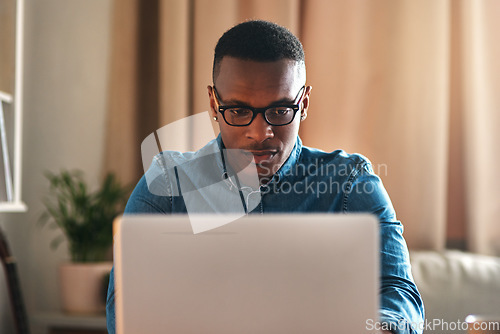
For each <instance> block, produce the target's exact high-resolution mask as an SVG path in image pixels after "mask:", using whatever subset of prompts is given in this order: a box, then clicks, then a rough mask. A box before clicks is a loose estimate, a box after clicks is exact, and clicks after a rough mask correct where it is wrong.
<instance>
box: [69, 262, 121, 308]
mask: <svg viewBox="0 0 500 334" xmlns="http://www.w3.org/2000/svg"><path fill="white" fill-rule="evenodd" d="M112 266H113V263H112V262H96V263H64V264H61V265H60V266H59V279H60V281H59V282H60V295H61V304H62V309H63V311H65V312H68V313H80V314H95V313H102V312H104V310H105V308H106V306H105V305H106V303H105V300H106V296H105V293H104V289H103V286H104V284H105V283H104V278H105V277H106V275H107V274H109V272H110V271H111V268H112Z"/></svg>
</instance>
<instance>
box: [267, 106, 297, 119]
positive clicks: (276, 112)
mask: <svg viewBox="0 0 500 334" xmlns="http://www.w3.org/2000/svg"><path fill="white" fill-rule="evenodd" d="M291 112H293V109H292V108H287V107H278V108H271V109H268V110H267V114H268V115H269V116H278V117H279V116H286V115H288V114H289V113H291Z"/></svg>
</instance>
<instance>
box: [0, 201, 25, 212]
mask: <svg viewBox="0 0 500 334" xmlns="http://www.w3.org/2000/svg"><path fill="white" fill-rule="evenodd" d="M27 210H28V207H27V206H26V204H24V203H23V202H0V212H26V211H27Z"/></svg>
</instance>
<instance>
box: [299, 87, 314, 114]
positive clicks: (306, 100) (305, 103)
mask: <svg viewBox="0 0 500 334" xmlns="http://www.w3.org/2000/svg"><path fill="white" fill-rule="evenodd" d="M305 90H306V91H305V93H304V97H303V98H302V110H301V112H300V117H301V119H303V120H304V119H305V118H306V117H307V110H308V109H309V101H310V100H309V99H310V95H311V90H312V86H306V88H305Z"/></svg>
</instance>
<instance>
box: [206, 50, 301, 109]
mask: <svg viewBox="0 0 500 334" xmlns="http://www.w3.org/2000/svg"><path fill="white" fill-rule="evenodd" d="M215 81H216V82H215V86H216V87H217V90H218V91H219V93H221V95H225V96H226V97H223V99H225V98H228V97H229V98H231V97H233V96H232V95H241V94H243V95H245V94H246V95H248V94H249V93H252V94H253V95H261V94H262V93H266V92H267V93H268V94H274V95H281V97H287V96H288V95H290V94H293V93H296V92H297V91H298V90H299V89H300V87H302V85H303V84H304V83H303V82H302V81H304V79H303V78H302V67H301V66H300V65H299V64H298V63H297V62H296V61H294V60H291V59H281V60H278V61H273V62H258V61H253V60H244V59H239V58H234V57H224V58H223V59H222V61H221V63H220V68H219V73H218V76H217V78H216V79H215ZM228 95H229V96H228Z"/></svg>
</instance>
